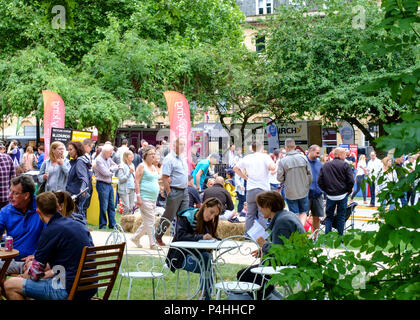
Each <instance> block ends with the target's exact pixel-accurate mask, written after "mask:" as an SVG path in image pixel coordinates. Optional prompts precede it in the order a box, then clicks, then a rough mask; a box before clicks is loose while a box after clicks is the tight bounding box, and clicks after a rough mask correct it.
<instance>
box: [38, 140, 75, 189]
mask: <svg viewBox="0 0 420 320" xmlns="http://www.w3.org/2000/svg"><path fill="white" fill-rule="evenodd" d="M65 150H66V147H65V146H64V144H63V143H62V142H60V141H54V142H53V143H52V144H51V146H50V152H49V154H48V159H47V160H45V161H44V162H43V163H42V166H41V168H40V170H39V175H38V181H39V182H40V183H42V182H44V181H46V185H45V191H59V190H66V186H67V179H68V176H69V171H70V168H71V165H70V162H69V160H67V159H65V158H64V151H65Z"/></svg>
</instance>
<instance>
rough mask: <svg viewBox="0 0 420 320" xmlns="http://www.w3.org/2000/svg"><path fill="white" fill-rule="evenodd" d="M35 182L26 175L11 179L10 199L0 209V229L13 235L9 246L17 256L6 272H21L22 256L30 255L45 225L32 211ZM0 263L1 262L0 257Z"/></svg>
mask: <svg viewBox="0 0 420 320" xmlns="http://www.w3.org/2000/svg"><path fill="white" fill-rule="evenodd" d="M34 193H35V184H34V182H33V180H32V178H31V177H30V176H28V175H20V176H18V177H16V178H13V179H12V180H11V186H10V194H9V197H10V203H9V204H8V205H6V206H5V207H3V208H2V209H1V211H0V230H1V231H3V230H6V232H7V235H8V236H12V237H13V247H14V248H15V249H16V250H18V251H19V256H17V257H16V258H15V260H14V261H12V262H11V263H10V266H9V268H8V269H7V274H11V273H19V274H20V273H22V268H23V265H24V262H23V260H25V258H26V257H28V256H30V255H33V254H34V252H35V250H36V248H37V246H38V240H39V237H40V235H41V231H42V230H43V229H44V227H45V225H44V223H43V222H42V221H41V219H40V218H39V216H38V214H37V213H36V203H35V199H34ZM0 265H3V262H2V261H0Z"/></svg>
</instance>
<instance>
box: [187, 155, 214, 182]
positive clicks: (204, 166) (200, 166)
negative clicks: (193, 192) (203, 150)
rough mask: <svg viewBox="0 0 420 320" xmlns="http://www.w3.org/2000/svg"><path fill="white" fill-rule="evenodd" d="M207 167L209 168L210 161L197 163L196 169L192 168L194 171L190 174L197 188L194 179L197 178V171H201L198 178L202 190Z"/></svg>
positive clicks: (205, 160)
mask: <svg viewBox="0 0 420 320" xmlns="http://www.w3.org/2000/svg"><path fill="white" fill-rule="evenodd" d="M209 167H210V160H209V159H203V160H201V161H200V162H199V163H197V165H196V167H195V168H194V171H193V172H192V174H191V175H192V176H193V177H194V184H195V185H196V186H197V184H196V181H195V177H196V176H197V174H198V171H199V170H202V171H203V173H202V174H201V176H200V189H203V185H204V181H205V180H206V177H207V172H208V171H209Z"/></svg>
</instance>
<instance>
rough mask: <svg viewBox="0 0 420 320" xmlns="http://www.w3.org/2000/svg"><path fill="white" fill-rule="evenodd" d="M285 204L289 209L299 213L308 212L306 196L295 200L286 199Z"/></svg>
mask: <svg viewBox="0 0 420 320" xmlns="http://www.w3.org/2000/svg"><path fill="white" fill-rule="evenodd" d="M286 203H287V206H288V207H289V211H291V212H293V213H296V214H299V213H306V212H308V207H309V204H308V197H307V196H306V197H305V198H301V199H296V200H289V199H286Z"/></svg>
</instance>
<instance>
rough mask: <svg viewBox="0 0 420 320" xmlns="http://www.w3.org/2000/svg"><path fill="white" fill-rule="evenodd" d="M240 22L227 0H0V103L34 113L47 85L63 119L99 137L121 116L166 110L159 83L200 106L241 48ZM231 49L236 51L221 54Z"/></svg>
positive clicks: (142, 119)
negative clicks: (61, 17) (58, 25)
mask: <svg viewBox="0 0 420 320" xmlns="http://www.w3.org/2000/svg"><path fill="white" fill-rule="evenodd" d="M55 5H62V6H64V7H65V10H66V25H65V28H64V29H54V28H53V26H52V20H53V18H54V17H55V16H56V14H57V13H55V12H54V13H53V12H52V8H53V7H54V6H55ZM243 21H244V16H243V14H242V12H241V11H240V10H239V8H238V6H237V5H236V3H235V1H234V0H228V1H226V0H200V1H195V0H183V1H178V0H177V1H172V0H171V1H167V0H166V1H163V0H159V1H156V0H106V1H104V0H101V1H94V2H92V1H88V0H81V1H74V0H65V1H56V0H43V1H33V0H31V1H29V0H11V1H7V2H1V3H0V103H1V105H0V107H1V110H3V114H8V115H14V114H18V115H21V116H27V115H30V114H35V115H36V116H38V118H42V112H43V108H42V98H41V95H40V92H41V90H43V89H50V90H55V91H57V92H58V93H62V94H63V95H64V96H62V97H63V99H64V102H65V104H66V106H68V109H67V111H68V115H66V124H67V125H70V124H71V125H72V126H75V127H78V128H80V127H82V126H85V127H91V126H93V125H95V126H97V128H98V129H99V131H100V132H105V133H108V134H112V133H113V131H114V130H115V128H116V127H117V126H118V125H119V124H120V123H121V122H122V121H123V120H126V119H130V118H131V119H134V120H136V121H137V122H138V123H149V124H150V123H151V122H152V120H153V117H152V114H153V112H154V111H155V109H156V107H158V108H159V109H160V110H161V111H162V112H165V109H166V102H165V100H164V96H163V91H164V90H177V91H179V92H182V93H184V94H185V95H186V96H187V98H188V100H189V101H190V102H191V101H195V102H196V103H197V104H198V106H199V109H197V111H198V112H200V111H201V110H202V109H203V108H208V107H209V106H212V105H214V104H218V103H219V102H220V99H218V98H217V97H218V96H217V94H215V92H217V90H219V89H218V88H221V89H220V92H222V91H223V92H226V91H225V90H222V89H223V86H225V87H226V86H227V85H228V79H229V76H231V74H232V72H231V71H230V69H229V68H230V67H231V65H230V63H232V69H234V68H233V64H235V63H239V62H241V63H242V61H243V59H241V58H243V56H244V55H246V53H245V49H244V47H243V46H242V44H241V43H242V40H243V35H242V29H241V23H242V22H243ZM10 35H13V36H10ZM32 51H33V57H31V52H32ZM231 52H240V53H238V54H236V55H235V60H234V59H227V60H226V59H225V57H226V56H229V54H230V53H231ZM240 55H242V57H240ZM38 62H39V63H38ZM219 70H221V71H220V72H219ZM225 71H227V72H228V73H227V74H226V73H225ZM241 75H243V73H242V74H241ZM237 78H239V77H237ZM244 78H247V77H244ZM53 88H54V89H53ZM224 95H226V94H224ZM192 116H194V115H193V114H192Z"/></svg>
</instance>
